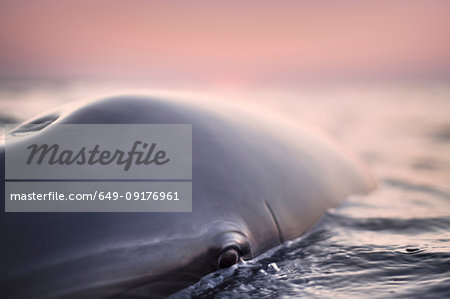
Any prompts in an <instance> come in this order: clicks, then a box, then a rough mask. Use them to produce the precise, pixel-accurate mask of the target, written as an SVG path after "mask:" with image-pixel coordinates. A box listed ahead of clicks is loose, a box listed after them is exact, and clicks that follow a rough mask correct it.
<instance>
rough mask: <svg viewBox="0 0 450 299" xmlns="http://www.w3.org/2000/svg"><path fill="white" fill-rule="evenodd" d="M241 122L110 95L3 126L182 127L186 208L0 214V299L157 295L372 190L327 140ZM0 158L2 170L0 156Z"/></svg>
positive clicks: (35, 131)
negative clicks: (186, 150) (188, 153)
mask: <svg viewBox="0 0 450 299" xmlns="http://www.w3.org/2000/svg"><path fill="white" fill-rule="evenodd" d="M244 116H245V115H244ZM244 116H242V115H240V114H238V113H237V112H236V113H235V111H231V112H230V113H228V114H227V113H223V112H222V111H221V108H217V107H215V108H214V109H213V108H211V109H210V108H208V109H202V108H199V107H198V106H195V105H188V104H186V103H180V102H177V101H165V100H155V99H148V98H142V97H120V98H114V99H107V100H102V101H95V102H92V103H88V104H82V105H77V106H70V107H67V108H62V109H59V108H58V109H56V110H55V111H52V112H49V113H46V114H43V115H41V116H39V117H37V118H35V119H32V120H30V121H27V122H25V123H23V124H22V125H20V126H18V127H17V128H15V129H14V130H13V131H12V133H13V134H22V135H24V136H25V138H24V139H23V140H26V138H27V137H26V136H27V134H28V135H29V136H39V134H42V132H46V130H49V128H51V127H52V126H54V125H56V124H58V123H62V124H64V123H65V124H135V123H138V124H139V123H143V124H146V123H148V124H164V123H168V124H177V123H178V124H193V140H192V142H193V157H192V161H193V170H192V181H193V187H192V198H193V203H192V212H189V213H2V214H1V215H0V232H1V234H0V235H1V236H2V242H0V264H1V265H2V268H3V269H8V271H2V272H1V274H0V289H1V290H2V297H4V298H9V297H11V298H12V297H14V298H28V297H33V298H39V296H41V297H42V298H54V297H58V298H64V297H66V298H104V297H111V296H117V297H126V298H128V297H132V296H143V295H145V296H153V297H164V296H167V295H170V294H172V293H174V292H176V291H178V290H180V289H182V288H185V287H187V286H189V285H191V284H193V283H195V282H196V281H198V280H199V279H200V278H201V277H202V276H204V275H206V274H208V273H210V272H213V271H215V270H217V269H220V268H226V267H230V266H232V265H234V264H236V263H237V262H238V261H239V260H241V259H244V260H246V259H251V258H253V257H255V256H257V255H258V254H260V253H262V252H264V251H266V250H268V249H270V248H272V247H274V246H276V245H278V244H280V243H281V242H283V241H285V240H288V239H292V238H295V237H298V236H300V235H301V234H302V233H304V232H305V231H306V230H307V229H308V228H309V227H311V226H312V225H313V224H314V223H315V222H316V221H317V220H318V219H319V218H320V216H321V215H323V213H324V211H325V210H326V208H329V207H332V206H336V205H337V204H338V203H339V201H341V200H342V199H343V198H344V197H345V196H347V195H349V194H352V193H360V192H366V191H368V190H370V189H371V188H373V180H372V179H371V178H370V176H369V175H368V174H367V172H366V171H365V170H364V169H362V168H361V167H360V166H359V165H358V164H357V163H354V162H353V160H351V159H349V158H348V157H347V156H346V155H344V154H342V153H341V152H340V151H339V150H338V149H336V148H335V147H333V146H331V145H329V143H328V141H323V140H322V139H321V138H319V137H317V136H312V135H310V134H308V133H307V132H305V131H302V130H297V129H293V128H291V127H289V128H285V127H282V126H281V127H280V126H278V125H269V126H266V127H262V126H260V125H259V123H258V122H257V121H256V120H255V118H253V116H248V117H247V116H245V117H244ZM0 155H1V159H0V163H1V164H2V165H0V169H2V170H3V169H5V167H4V163H5V161H4V159H5V154H4V146H1V147H0ZM1 178H2V180H3V181H4V180H5V173H4V171H2V177H1ZM0 185H1V186H0V188H4V184H0ZM0 191H1V192H0V194H2V195H3V194H5V190H4V189H2V190H0ZM2 198H3V201H2V202H3V204H4V201H5V200H6V199H5V198H4V197H2ZM12 228H14V229H12Z"/></svg>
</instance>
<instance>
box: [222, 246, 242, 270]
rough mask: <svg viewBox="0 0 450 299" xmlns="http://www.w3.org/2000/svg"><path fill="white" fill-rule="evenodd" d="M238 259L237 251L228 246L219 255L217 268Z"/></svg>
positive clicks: (224, 266) (229, 265) (228, 265)
mask: <svg viewBox="0 0 450 299" xmlns="http://www.w3.org/2000/svg"><path fill="white" fill-rule="evenodd" d="M238 261H239V253H238V252H237V251H236V249H234V248H228V249H227V250H225V251H224V252H222V254H221V255H220V257H219V261H218V264H219V269H224V268H228V267H231V266H233V265H234V264H236V263H237V262H238Z"/></svg>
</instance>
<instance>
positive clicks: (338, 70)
mask: <svg viewBox="0 0 450 299" xmlns="http://www.w3.org/2000/svg"><path fill="white" fill-rule="evenodd" d="M0 45H1V51H0V77H2V78H61V77H62V78H69V79H71V78H91V77H92V78H93V77H95V78H98V77H99V78H117V77H118V78H122V77H124V78H128V79H133V78H135V79H142V78H150V79H160V80H174V81H177V80H178V81H180V80H192V81H193V82H205V81H206V82H208V81H219V82H220V81H224V82H226V81H235V82H240V81H242V82H253V83H255V82H256V83H257V82H260V83H261V82H266V81H270V80H286V81H289V80H292V78H297V77H299V78H303V77H305V78H309V77H312V78H342V77H349V78H358V77H364V76H381V77H386V76H388V77H390V76H394V77H404V76H419V77H425V78H426V77H442V76H444V77H446V76H448V75H449V74H450V1H443V0H441V1H435V0H424V1H413V0H409V1H393V0H391V1H363V0H359V1H349V0H347V1H345V0H344V1H321V0H319V1H247V2H245V3H244V2H243V1H220V2H219V1H180V2H172V1H143V0H129V1H112V0H109V1H106V0H105V1H98V0H95V1H92V0H90V1H84V0H81V1H64V0H41V1H17V0H8V1H1V2H0Z"/></svg>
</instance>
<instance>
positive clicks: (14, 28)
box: [0, 0, 450, 297]
mask: <svg viewBox="0 0 450 299" xmlns="http://www.w3.org/2000/svg"><path fill="white" fill-rule="evenodd" d="M449 16H450V1H443V0H423V1H418V0H408V1H406V0H405V1H403V0H389V1H388V0H379V1H361V0H342V1H325V0H318V1H312V0H311V1H301V0H298V1H284V0H282V1H264V0H261V1H235V0H229V1H220V2H219V1H206V0H199V1H150V0H148V1H142V0H127V1H114V0H109V1H106V0H105V1H102V0H89V1H85V0H78V1H67V0H35V1H27V0H0V45H1V50H0V121H1V122H4V123H14V122H19V121H23V120H25V119H26V118H28V117H31V116H33V115H35V114H37V113H40V112H44V111H46V110H48V109H50V108H52V107H54V106H56V105H59V104H63V103H65V102H69V101H75V100H86V99H95V98H100V97H105V96H109V95H117V94H124V93H133V94H148V95H152V94H166V93H167V94H172V95H173V94H175V95H176V94H178V95H182V96H184V95H189V96H198V97H202V98H203V99H205V100H212V99H222V100H225V101H230V102H234V103H236V104H237V105H244V104H245V105H250V106H251V107H254V109H259V107H265V108H267V109H265V110H264V111H265V112H264V113H265V117H266V118H269V119H270V118H271V117H272V115H271V113H270V112H267V111H273V113H277V114H281V115H283V116H284V117H286V118H292V119H294V120H298V121H299V122H300V121H302V122H303V121H305V122H308V123H312V124H313V125H316V126H317V127H320V128H322V129H323V130H325V131H327V132H328V133H329V134H330V135H332V136H333V137H334V138H335V139H338V140H339V141H340V142H341V143H342V144H344V146H347V147H348V148H351V149H352V150H353V151H354V152H356V153H357V155H359V157H361V159H363V160H364V161H365V162H366V164H368V165H369V168H370V169H371V170H372V172H373V173H374V175H375V176H376V177H377V179H378V181H379V188H378V190H377V191H376V192H375V193H373V194H372V195H370V196H368V197H364V198H358V199H357V200H354V201H350V202H349V203H348V204H347V205H344V207H342V208H340V209H339V210H337V211H336V212H333V213H332V214H330V215H328V216H327V217H328V218H327V219H328V220H326V221H325V223H329V225H328V226H327V225H326V224H325V226H324V227H325V228H324V230H325V231H326V233H329V234H330V235H338V236H340V237H326V236H328V235H327V234H325V237H323V235H321V236H322V237H323V238H322V239H320V238H319V241H317V240H316V241H317V242H318V244H319V245H320V244H322V248H321V249H319V252H317V250H316V249H314V250H313V253H314V255H315V256H320V255H321V254H322V258H323V259H325V260H326V259H327V258H329V257H330V256H331V255H332V254H333V253H330V252H327V251H326V250H325V251H324V248H334V249H333V250H335V252H337V251H339V250H341V252H343V257H342V259H343V260H344V262H343V263H342V264H340V266H336V264H334V265H332V264H329V265H328V266H324V265H319V264H318V260H314V259H312V260H308V261H307V263H306V264H305V263H303V262H305V260H304V258H303V257H302V256H300V255H295V254H294V256H296V257H297V258H298V259H299V261H301V262H302V266H301V267H302V275H303V276H302V277H305V275H306V277H307V283H306V282H305V281H303V282H302V281H299V280H297V276H295V275H300V274H299V273H298V272H296V271H293V272H292V271H290V270H289V269H290V268H295V267H298V265H297V264H292V263H291V264H289V262H287V263H284V264H283V263H281V265H282V266H283V267H284V268H283V267H281V271H282V272H281V274H283V275H284V278H282V279H281V278H280V279H279V280H278V278H277V277H274V276H273V275H272V276H270V275H269V276H268V277H270V280H269V281H267V279H268V278H267V277H266V276H264V277H265V278H264V277H259V278H258V280H257V281H254V282H253V287H254V289H258V288H263V289H264V288H266V289H265V291H266V292H268V293H269V294H272V293H271V289H270V285H272V284H275V285H277V282H278V283H280V284H282V281H284V280H285V279H286V277H287V280H288V282H289V283H290V284H288V285H285V284H284V283H283V284H282V285H281V286H278V287H281V289H283V288H285V289H286V288H287V290H292V289H294V290H297V291H298V292H299V293H295V292H294V294H303V295H305V294H306V295H313V296H316V295H317V296H319V297H321V296H322V295H324V294H325V295H327V294H334V293H335V291H336V287H335V286H336V285H340V289H339V292H340V294H346V295H349V294H350V295H352V294H353V295H355V294H356V296H361V295H362V294H364V295H366V294H371V293H372V292H373V293H372V294H375V293H376V294H380V296H386V295H389V297H391V296H392V289H393V288H395V290H396V291H397V292H399V293H402V294H403V295H413V296H418V295H420V294H421V295H427V294H434V295H435V297H442V295H450V294H449V293H450V281H449V280H448V274H449V272H450V270H449V269H450V265H449V263H448V261H449V258H450V257H449V255H448V252H449V251H450V245H449V241H450V233H449V231H448V227H450V81H449V79H450V17H449ZM261 113H263V112H261ZM330 219H331V220H330ZM399 219H403V220H399ZM327 221H328V222H327ZM335 233H336V234H335ZM311 242H312V241H311ZM302 244H303V243H302ZM308 244H309V243H308V242H306V243H305V244H303V245H301V246H300V248H301V250H306V251H307V250H312V249H311V247H308V246H309V245H308ZM330 246H331V247H330ZM333 246H334V247H333ZM361 248H362V249H361ZM359 249H360V250H361V251H358V250H359ZM321 250H322V251H321ZM367 252H378V253H380V252H381V253H383V254H385V255H382V254H381V253H380V254H381V255H380V256H376V257H375V256H373V257H372V256H366V255H364V254H366V253H367ZM405 254H410V255H415V256H412V257H410V256H408V258H407V259H406V258H403V255H405ZM344 256H345V257H344ZM349 256H350V259H351V258H356V259H363V260H364V259H365V258H367V259H368V260H365V261H366V262H367V264H371V265H373V267H376V268H377V269H379V271H380V272H377V273H372V274H371V278H370V279H367V277H366V276H364V275H366V274H367V273H365V272H364V271H365V270H367V269H366V268H365V267H366V264H364V263H363V265H362V266H361V268H358V264H354V265H353V267H356V268H349V264H348V263H346V262H345V259H347V258H348V257H349ZM370 258H373V259H374V260H370ZM295 262H297V261H295ZM395 262H397V264H395ZM278 263H280V261H278ZM330 265H332V266H330ZM327 267H329V268H330V269H328V270H329V271H331V272H333V273H338V275H337V276H334V277H332V278H330V279H332V280H333V283H329V281H328V280H327V279H325V278H324V277H323V270H324V268H325V269H327ZM392 267H397V268H398V269H403V270H402V271H400V272H398V273H397V272H395V271H394V272H392V271H391V270H390V269H391V268H392ZM286 269H288V270H286ZM295 269H296V268H295ZM317 269H319V270H317ZM348 271H351V273H353V274H354V275H353V276H349V275H348ZM358 271H359V272H358ZM293 273H294V274H293ZM305 273H306V274H305ZM339 273H342V275H339ZM358 273H359V274H358ZM281 274H280V273H278V274H276V275H281ZM276 275H275V276H276ZM290 275H294V278H295V279H294V278H292V276H290ZM358 275H361V276H358ZM250 277H252V276H251V275H250V276H249V277H246V276H245V275H244V278H243V281H248V280H249V279H250ZM308 277H309V278H308ZM291 278H292V279H291ZM252 279H253V278H252ZM252 279H250V283H249V284H250V287H252ZM308 279H309V280H308ZM235 281H236V280H235ZM237 281H238V283H239V280H237ZM267 282H270V283H267ZM362 282H364V283H362ZM306 284H309V288H308V287H307V286H306ZM311 286H312V288H311ZM333 286H334V287H333ZM355 286H356V288H355ZM267 288H268V289H267ZM230 289H231V291H234V292H238V293H239V290H240V286H239V285H233V284H231V285H229V287H228V289H227V288H222V289H220V288H219V290H218V292H219V293H220V292H227V291H229V290H230ZM250 290H251V288H250ZM318 290H320V292H319V291H318ZM355 290H356V291H355ZM358 290H359V291H360V292H361V293H357V292H358ZM244 291H245V292H248V291H249V289H244ZM342 292H343V293H342ZM355 292H356V293H355ZM232 294H235V293H232ZM261 294H263V293H260V294H259V295H261ZM277 294H278V293H277ZM281 294H285V295H286V294H288V295H289V294H290V293H289V292H287V293H281ZM257 295H258V294H257Z"/></svg>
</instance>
